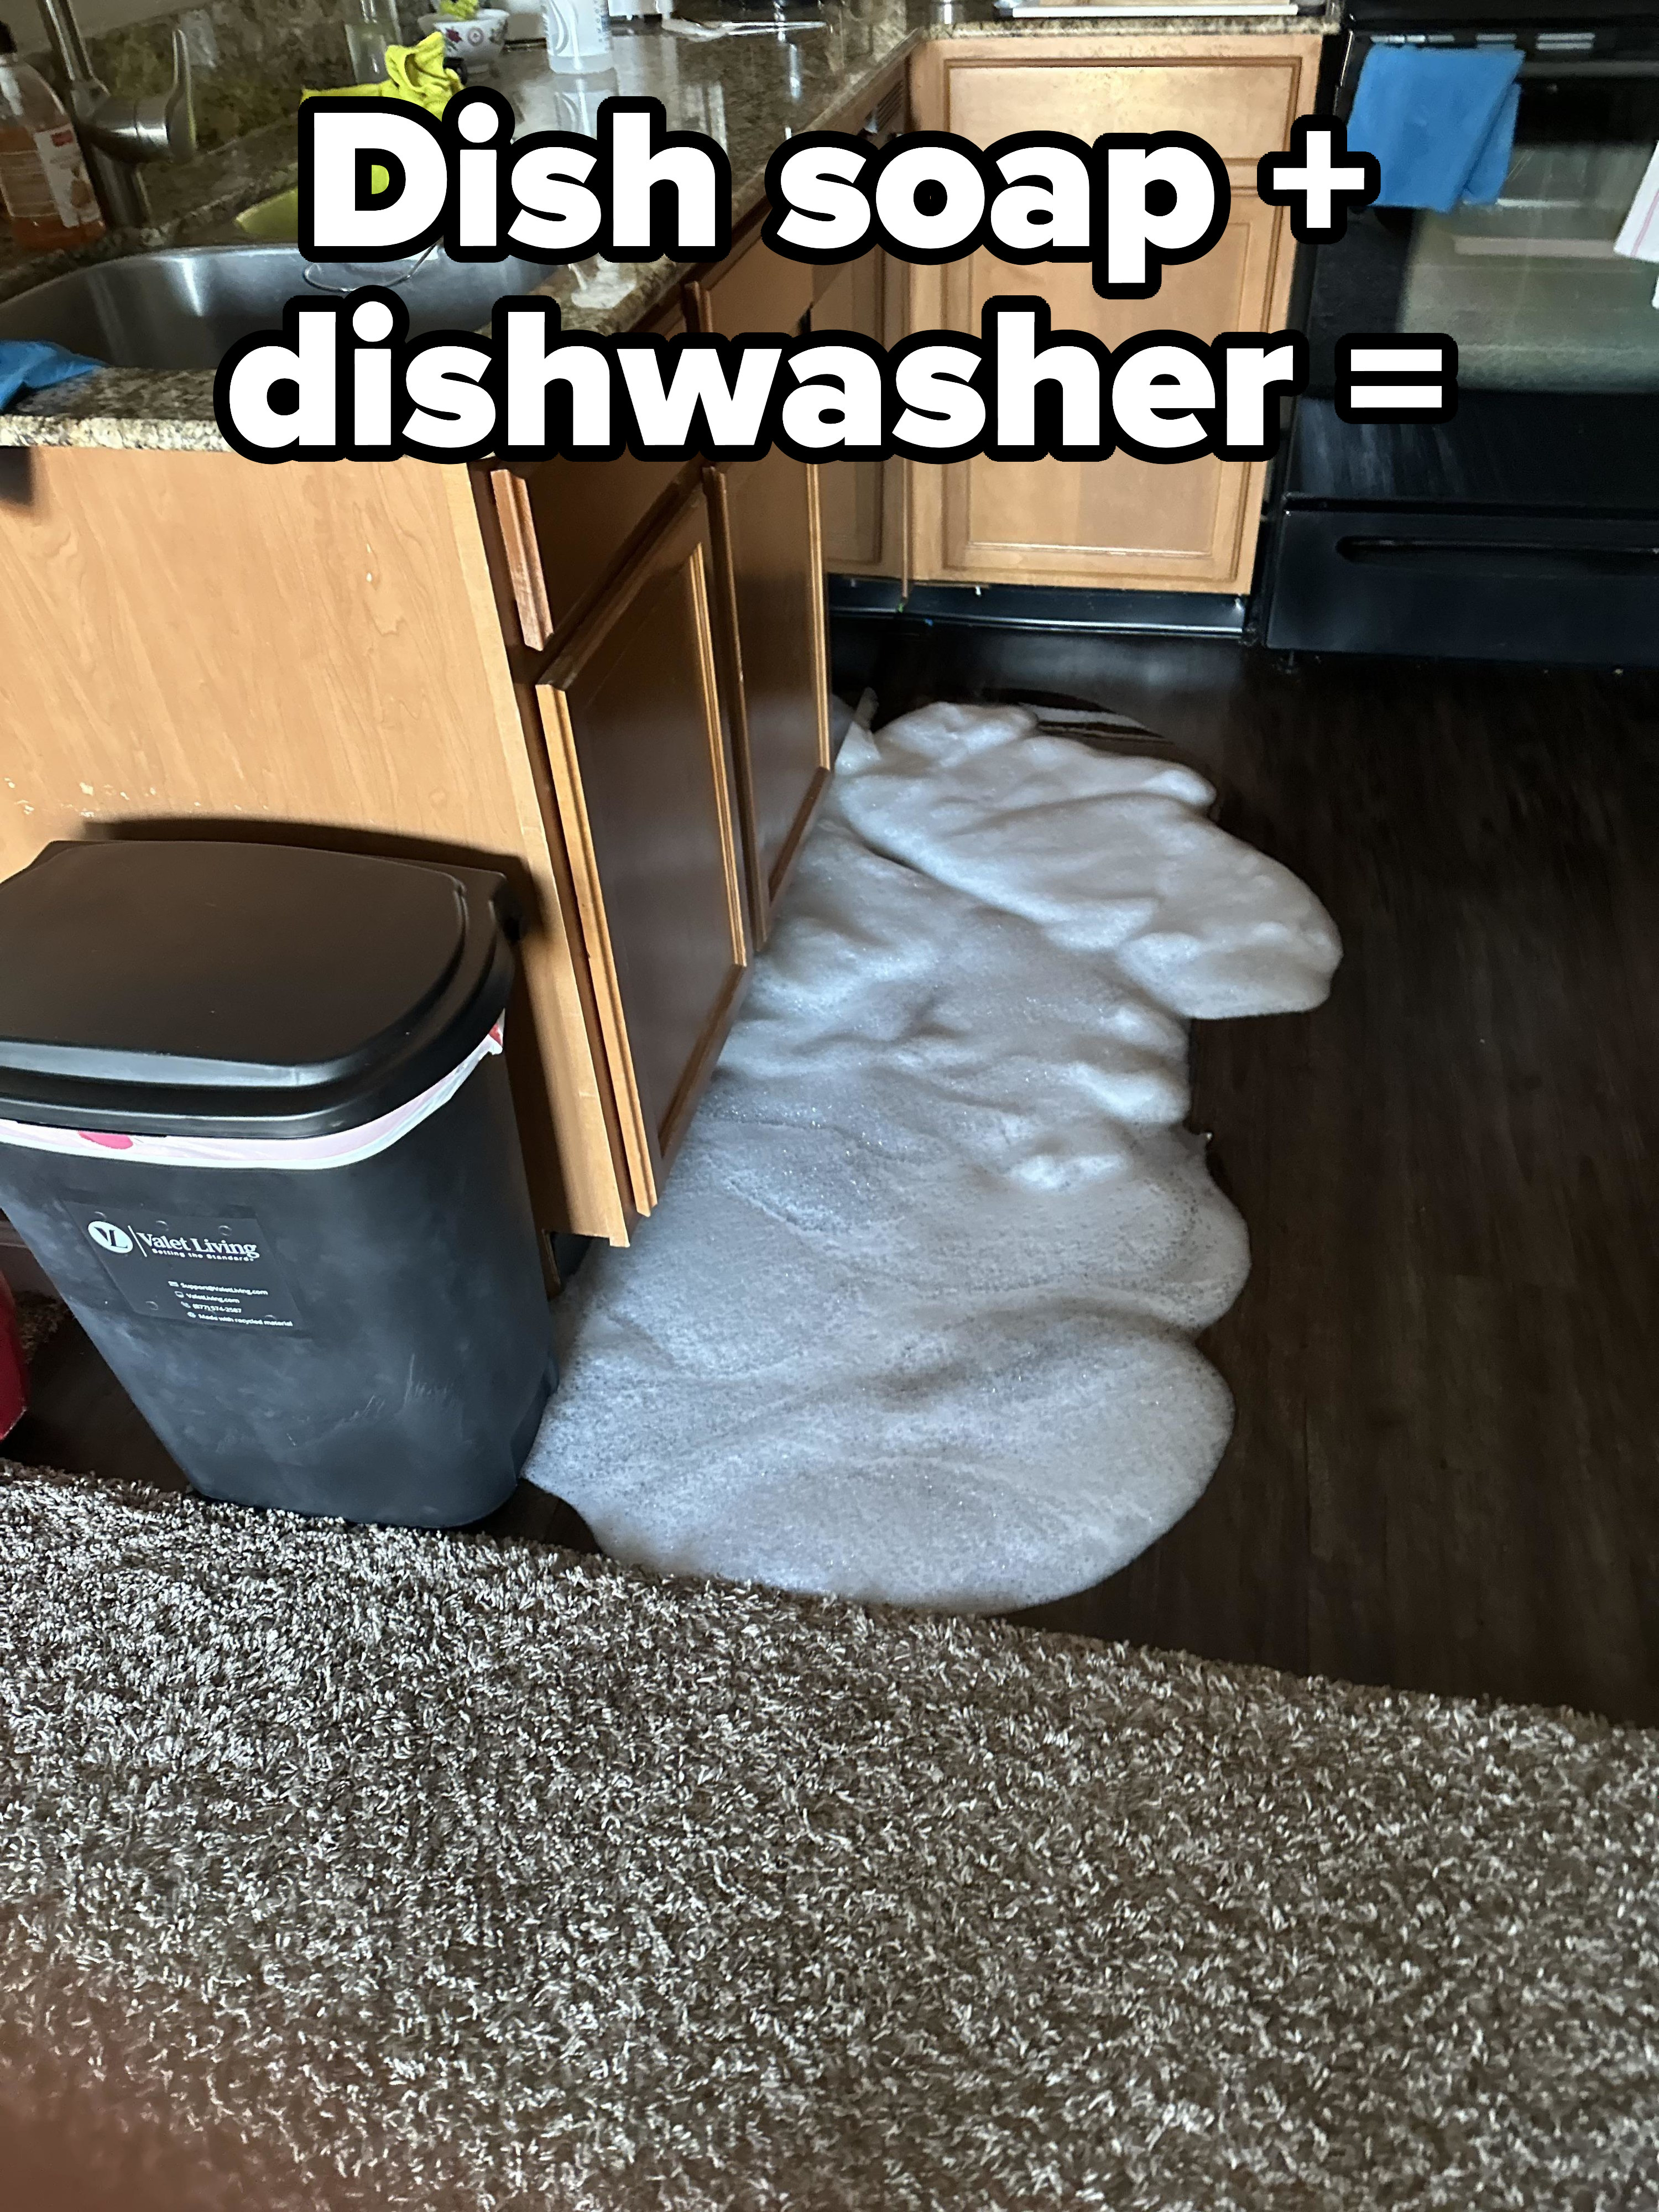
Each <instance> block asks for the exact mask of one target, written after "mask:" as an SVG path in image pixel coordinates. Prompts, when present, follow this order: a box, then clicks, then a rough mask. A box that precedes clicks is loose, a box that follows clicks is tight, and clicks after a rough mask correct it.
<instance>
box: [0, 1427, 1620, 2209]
mask: <svg viewBox="0 0 1659 2212" xmlns="http://www.w3.org/2000/svg"><path fill="white" fill-rule="evenodd" d="M0 1581H3V1593H0V1639H3V1648H0V1759H3V1792H0V1795H3V1803H0V1878H3V1891H4V1911H3V1922H0V2137H3V2138H4V2140H3V2142H0V2160H3V2163H4V2167H5V2171H6V2172H7V2174H8V2177H9V2178H8V2180H7V2183H6V2185H5V2202H6V2203H7V2205H8V2207H9V2212H25V2208H27V2212H33V2208H34V2207H36V2206H40V2207H41V2208H43V2209H44V2208H46V2207H51V2208H52V2212H62V2208H67V2207H71V2206H72V2207H76V2208H81V2207H87V2208H90V2207H92V2206H94V2205H96V2206H98V2207H100V2208H101V2207H105V2206H108V2207H110V2208H115V2207H119V2208H120V2209H121V2212H141V2208H142V2212H150V2208H152V2207H154V2208H157V2212H160V2208H165V2212H198V2208H207V2207H218V2206H226V2207H228V2206H231V2205H235V2206H237V2207H239V2208H249V2209H250V2212H289V2208H294V2212H301V2208H303V2212H333V2208H335V2207H342V2206H348V2205H349V2206H362V2207H371V2206H372V2207H374V2208H377V2212H378V2208H391V2207H404V2206H407V2207H411V2208H413V2207H419V2208H422V2212H447V2208H451V2207H454V2208H465V2212H498V2208H505V2207H509V2206H510V2207H513V2208H526V2212H528V2208H544V2207H545V2208H555V2207H557V2208H564V2207H572V2208H576V2207H580V2208H584V2212H586V2208H593V2212H599V2208H605V2212H611V2208H617V2212H622V2208H629V2212H631V2208H635V2207H641V2208H647V2207H648V2208H651V2212H673V2208H696V2212H748V2208H755V2212H761V2208H767V2212H820V2208H822V2209H823V2212H830V2208H836V2212H840V2208H854V2207H856V2208H858V2212H947V2209H948V2208H956V2207H961V2208H963V2212H1036V2208H1043V2207H1051V2206H1052V2207H1057V2208H1058V2207H1063V2208H1067V2212H1070V2209H1071V2208H1092V2207H1100V2208H1107V2207H1109V2208H1112V2212H1139V2208H1146V2212H1152V2208H1157V2209H1158V2212H1164V2208H1174V2207H1183V2208H1185V2207H1193V2208H1202V2212H1226V2208H1229V2207H1236V2206H1237V2207H1247V2206H1248V2207H1252V2208H1255V2207H1269V2206H1271V2207H1285V2208H1287V2209H1288V2208H1296V2212H1313V2209H1314V2208H1318V2212H1323V2209H1324V2208H1328V2207H1344V2208H1346V2207H1352V2208H1355V2212H1359V2209H1360V2208H1364V2212H1378V2208H1385V2207H1395V2206H1399V2207H1406V2206H1410V2207H1413V2208H1419V2207H1431V2206H1433V2207H1447V2208H1456V2212H1477V2208H1486V2207H1499V2206H1501V2207H1514V2208H1516V2212H1545V2208H1553V2207H1561V2208H1563V2212H1566V2209H1567V2208H1571V2212H1579V2208H1589V2207H1600V2206H1613V2205H1619V2206H1648V2205H1651V2204H1653V2203H1656V2201H1659V1735H1655V1734H1651V1733H1632V1732H1628V1731H1620V1730H1618V1729H1612V1728H1609V1727H1607V1726H1605V1725H1602V1724H1601V1723H1596V1722H1594V1721H1589V1720H1585V1719H1582V1718H1577V1717H1573V1716H1571V1715H1568V1714H1562V1713H1546V1712H1538V1711H1524V1710H1519V1709H1515V1708H1504V1707H1495V1706H1493V1707H1477V1706H1474V1705H1467V1704H1458V1703H1452V1702H1449V1701H1442V1700H1438V1699H1432V1698H1426V1697H1419V1696H1405V1695H1393V1694H1386V1693H1383V1692H1376V1691H1370V1690H1362V1689H1354V1688H1348V1687H1344V1686H1340V1685H1335V1684H1331V1683H1327V1682H1305V1681H1302V1680H1296V1679H1293V1678H1290V1677H1286V1676H1282V1675H1275V1674H1267V1673H1264V1672H1259V1671H1255V1670H1251V1669H1245V1668H1227V1667H1219V1666H1212V1665H1206V1664H1204V1663H1201V1662H1198V1661H1196V1660H1193V1659H1189V1658H1183V1657H1179V1656H1169V1655H1164V1654H1156V1653H1149V1652H1144V1651H1136V1650H1129V1649H1126V1648H1121V1647H1103V1646H1097V1645H1092V1644H1088V1643H1085V1642H1084V1641H1081V1640H1078V1639H1073V1638H1060V1637H1054V1636H1045V1635H1038V1634H1034V1633H1031V1632H1024V1631H1020V1630H1017V1629H1013V1628H1010V1627H1006V1626H1000V1625H997V1624H994V1623H987V1622H983V1621H975V1622H969V1621H962V1620H949V1619H942V1618H939V1617H937V1616H933V1615H922V1616H914V1615H908V1614H903V1613H872V1612H867V1611H864V1610H861V1609H860V1608H858V1607H853V1606H848V1605H842V1604H839V1603H836V1602H832V1601H817V1600H805V1599H798V1598H791V1597H787V1596H782V1595H778V1594H776V1593H775V1592H769V1591H766V1590H763V1589H752V1588H748V1587H744V1586H733V1585H721V1584H705V1583H687V1582H670V1581H665V1580H659V1579H656V1578H653V1577H650V1576H648V1575H646V1574H643V1573H639V1572H635V1571H624V1570H622V1569H619V1568H617V1567H614V1566H611V1565H606V1564H605V1563H604V1562H602V1561H596V1560H592V1559H584V1558H579V1557H575V1556H573V1555H570V1554H568V1553H559V1552H554V1551H549V1550H545V1549H540V1548H537V1547H527V1546H526V1547H513V1546H510V1545H507V1544H502V1543H497V1542H495V1541H488V1540H483V1539H477V1538H474V1539H457V1538H453V1537H443V1536H435V1535H424V1534H407V1533H402V1532H391V1531H382V1530H366V1529H346V1528H341V1527H338V1526H337V1525H331V1524H319V1523H306V1522H296V1521H291V1520H287V1519H283V1518H280V1517H276V1516H258V1515H255V1514H251V1513H244V1512H240V1511H238V1510H234V1509H231V1508H214V1507H208V1506H205V1505H203V1504H198V1503H197V1502H195V1501H193V1500H191V1499H183V1498H159V1497H155V1496H149V1495H146V1494H143V1493H131V1492H130V1493H118V1492H111V1491H109V1490H106V1489H100V1488H96V1487H94V1486H91V1485H89V1484H88V1483H85V1482H81V1481H70V1480H61V1479H56V1478H51V1477H40V1476H33V1475H24V1474H21V1473H18V1472H16V1471H15V1470H13V1471H11V1472H10V1473H9V1474H7V1475H4V1476H0Z"/></svg>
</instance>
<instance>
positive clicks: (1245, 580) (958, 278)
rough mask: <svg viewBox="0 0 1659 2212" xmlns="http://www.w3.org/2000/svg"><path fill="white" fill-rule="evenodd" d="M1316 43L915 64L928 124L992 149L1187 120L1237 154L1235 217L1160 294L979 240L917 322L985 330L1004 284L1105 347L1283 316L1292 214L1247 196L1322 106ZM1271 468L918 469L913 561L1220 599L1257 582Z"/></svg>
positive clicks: (985, 53) (961, 570)
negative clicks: (999, 251)
mask: <svg viewBox="0 0 1659 2212" xmlns="http://www.w3.org/2000/svg"><path fill="white" fill-rule="evenodd" d="M1319 52H1320V41H1319V40H1317V39H1314V38H1306V37H1301V38H1297V37H1284V38H1280V37H1276V36H1261V37H1249V38H1235V39H1219V38H1215V39H1212V38H1206V39H1203V40H1184V41H1181V40H1176V41H1172V40H1169V39H1168V38H1167V37H1166V38H1164V39H1163V40H1153V39H1146V40H1142V39H1133V38H1117V37H1114V38H1112V39H1109V40H1083V39H1076V38H1064V37H1054V38H1048V39H1032V40H1021V41H1019V42H1018V44H1017V45H1014V44H1012V43H1011V42H1009V41H1007V40H988V39H987V40H972V39H965V40H952V41H950V42H948V43H945V44H941V45H938V46H927V47H924V48H923V49H922V50H921V53H920V54H919V55H918V56H917V58H916V63H915V77H914V81H913V86H912V100H913V104H914V108H915V119H916V123H917V125H918V127H921V128H926V129H931V130H939V131H955V132H957V133H958V134H960V135H961V136H963V137H967V138H969V139H971V140H973V141H974V142H975V143H976V144H980V145H990V144H992V143H994V141H995V140H997V139H998V138H1000V137H1006V136H1007V135H1008V134H1009V133H1011V132H1013V131H1023V130H1031V129H1034V128H1036V127H1038V126H1039V125H1040V126H1041V127H1042V128H1043V129H1045V130H1055V131H1069V132H1071V133H1073V135H1074V136H1076V137H1079V138H1083V139H1094V138H1096V137H1100V136H1101V135H1102V134H1103V133H1105V132H1109V131H1164V130H1184V131H1193V132H1194V133H1195V134H1196V135H1198V136H1199V137H1202V138H1204V139H1206V140H1207V141H1208V143H1210V144H1211V145H1212V146H1214V147H1215V149H1216V150H1217V151H1218V153H1219V154H1220V155H1222V156H1223V158H1224V159H1225V161H1226V163H1227V166H1228V173H1229V177H1230V179H1231V183H1232V187H1233V206H1232V216H1231V222H1229V224H1228V227H1227V229H1226V231H1225V234H1224V235H1223V237H1222V238H1221V239H1220V240H1218V243H1217V244H1216V245H1215V246H1213V247H1212V249H1211V250H1210V252H1208V253H1206V254H1205V255H1204V256H1203V257H1202V258H1200V259H1199V260H1197V261H1193V262H1186V263H1182V264H1177V265H1176V266H1174V267H1171V268H1169V269H1166V270H1164V277H1163V282H1162V283H1161V285H1160V287H1159V289H1158V291H1157V293H1156V294H1155V295H1153V296H1152V298H1151V299H1150V300H1103V299H1101V298H1100V297H1098V296H1097V294H1096V293H1095V291H1094V289H1093V286H1092V283H1091V277H1090V272H1089V270H1088V268H1087V266H1086V265H1085V264H1076V263H1060V262H1050V263H1042V264H1035V265H1032V266H1029V267H1019V266H1017V265H1014V264H1010V263H1006V262H1003V261H999V260H997V259H996V258H994V256H992V255H990V254H988V253H984V252H980V253H975V254H973V255H971V256H969V257H968V258H965V259H963V260H962V261H958V262H954V263H951V264H945V265H944V266H941V267H938V268H918V269H916V270H914V271H913V273H912V282H911V321H912V325H913V327H915V328H918V329H921V328H929V327H939V328H941V329H946V330H959V331H968V332H969V333H970V334H975V335H976V334H977V332H978V331H979V326H980V325H979V316H980V310H981V307H982V306H983V304H984V302H985V301H987V299H990V298H993V297H994V296H997V295H1006V296H1012V297H1021V296H1033V297H1036V298H1039V299H1042V300H1044V301H1047V302H1048V307H1049V308H1050V310H1051V313H1052V317H1053V322H1054V328H1055V329H1056V330H1060V329H1073V330H1083V331H1090V332H1091V333H1092V334H1093V335H1094V336H1095V337H1098V338H1099V339H1101V341H1102V342H1103V343H1104V344H1106V345H1108V346H1117V345H1121V343H1123V341H1124V340H1125V339H1126V338H1129V337H1134V336H1136V335H1137V334H1138V333H1139V332H1140V331H1148V330H1179V331H1188V332H1190V333H1191V334H1192V335H1193V336H1194V337H1202V338H1210V337H1214V336H1215V335H1216V333H1217V332H1218V331H1224V330H1239V331H1254V330H1273V329H1277V328H1279V327H1281V326H1282V325H1283V323H1284V320H1285V313H1286V308H1287V305H1288V300H1289V293H1290V281H1291V261H1292V258H1293V254H1294V250H1295V241H1294V239H1293V238H1292V236H1291V230H1290V226H1289V222H1288V219H1287V216H1286V215H1285V210H1282V209H1278V208H1271V207H1268V206H1267V205H1266V204H1264V203H1263V202H1262V201H1261V200H1260V199H1258V198H1257V197H1256V195H1255V164H1256V162H1257V161H1258V160H1259V158H1260V157H1261V155H1263V154H1265V153H1268V152H1271V151H1273V149H1276V148H1278V147H1280V146H1283V145H1285V144H1287V143H1289V137H1290V127H1291V121H1292V119H1293V118H1295V116H1297V114H1298V113H1300V112H1303V111H1304V109H1305V108H1308V107H1310V106H1312V104H1313V94H1314V87H1315V79H1316V72H1317V65H1318V58H1319ZM1265 477H1266V464H1265V463H1257V462H1240V461H1221V460H1217V459H1211V458H1206V459H1201V460H1195V461H1186V462H1182V463H1181V464H1179V465H1173V466H1172V465H1160V464H1158V463H1155V462H1146V461H1139V460H1135V459H1131V458H1129V457H1128V456H1127V455H1124V454H1121V453H1118V454H1113V455H1112V456H1111V457H1110V458H1109V459H1107V460H1104V461H1088V462H1084V461H1056V460H1043V461H1032V462H990V461H987V460H983V459H978V460H972V461H963V462H959V463H954V464H951V465H949V466H947V467H942V468H941V467H924V466H921V465H917V466H916V467H915V468H913V469H912V470H911V471H910V475H909V485H910V533H911V534H910V557H911V568H912V573H913V574H914V575H915V577H916V578H917V579H919V580H927V581H937V582H949V583H972V584H993V583H1007V584H1048V585H1055V584H1062V585H1086V586H1096V587H1100V586H1115V587H1120V588H1130V589H1146V588H1151V589H1156V590H1159V591H1198V592H1226V593H1238V592H1246V591H1248V590H1249V585H1250V576H1251V571H1252V568H1253V567H1254V563H1255V541H1256V534H1257V529H1258V526H1259V522H1260V517H1261V495H1262V488H1263V483H1264V481H1265Z"/></svg>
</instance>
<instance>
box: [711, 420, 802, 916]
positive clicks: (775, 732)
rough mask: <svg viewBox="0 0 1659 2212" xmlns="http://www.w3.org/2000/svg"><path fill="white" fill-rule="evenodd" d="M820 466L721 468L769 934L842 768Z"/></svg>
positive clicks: (759, 901)
mask: <svg viewBox="0 0 1659 2212" xmlns="http://www.w3.org/2000/svg"><path fill="white" fill-rule="evenodd" d="M818 475H819V471H817V470H816V469H813V468H809V467H806V466H805V465H803V464H802V463H801V462H799V461H793V460H791V459H789V457H788V455H787V453H767V454H765V455H763V457H762V458H761V459H759V460H756V461H740V462H736V463H732V464H729V465H726V467H723V468H720V469H716V470H711V471H709V477H710V486H709V489H710V496H711V502H712V504H713V507H714V516H715V523H716V528H715V542H716V544H717V546H718V547H719V549H720V560H719V567H718V571H717V574H718V579H719V589H720V593H721V599H720V608H721V619H722V622H723V624H724V628H725V633H726V637H727V639H728V640H729V644H728V647H727V650H728V652H729V653H730V655H731V656H732V666H731V672H730V674H729V676H728V680H727V692H728V696H729V697H730V698H731V699H732V702H733V705H734V712H735V713H736V714H738V715H739V716H740V717H741V735H740V737H739V739H738V799H739V805H740V809H741V815H742V820H743V825H744V852H745V856H746V862H747V872H748V878H749V902H750V919H751V922H752V926H753V928H754V933H755V936H756V939H757V942H760V943H764V941H765V939H766V937H767V935H768V933H769V931H770V928H771V921H772V914H773V910H774V908H775V906H776V904H777V902H778V898H779V896H780V895H781V891H782V889H783V885H784V883H785V881H786V879H787V876H788V873H789V869H790V866H791V864H792V863H793V860H794V858H795V855H796V854H797V853H798V852H799V849H800V844H801V840H802V839H803V838H804V837H805V835H806V832H807V829H809V827H810V826H811V819H812V816H813V813H814V811H815V810H816V809H817V803H818V800H819V799H820V798H821V797H822V796H823V787H824V786H825V784H826V783H827V782H828V781H829V772H830V769H831V767H832V765H833V756H832V754H831V752H830V749H829V668H828V645H827V641H826V640H825V636H824V617H823V562H822V558H821V554H820V550H819V528H818V497H817V483H818Z"/></svg>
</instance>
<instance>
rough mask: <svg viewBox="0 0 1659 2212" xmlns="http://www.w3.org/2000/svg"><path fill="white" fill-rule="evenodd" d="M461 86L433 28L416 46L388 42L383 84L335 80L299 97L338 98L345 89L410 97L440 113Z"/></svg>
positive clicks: (389, 97) (388, 97)
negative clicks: (322, 88) (346, 82)
mask: <svg viewBox="0 0 1659 2212" xmlns="http://www.w3.org/2000/svg"><path fill="white" fill-rule="evenodd" d="M460 88H461V80H460V79H459V77H458V76H456V74H455V72H454V70H453V69H450V68H448V67H447V65H446V64H445V62H444V34H443V33H442V32H441V31H433V32H431V33H428V36H427V37H426V38H424V39H422V40H421V43H420V45H419V46H388V47H387V48H386V82H385V83H384V84H336V85H331V86H330V87H329V88H328V89H327V91H325V92H306V93H301V95H300V96H301V99H302V100H340V99H343V98H344V96H345V94H347V93H360V94H362V95H363V97H364V98H365V99H371V100H372V99H374V98H375V97H377V96H378V97H379V98H380V99H381V100H413V101H414V103H415V105H416V107H423V108H425V110H426V112H427V113H428V115H441V114H442V113H443V112H444V110H445V108H446V107H447V106H448V105H449V103H450V100H451V99H452V98H453V96H454V94H456V93H458V92H459V90H460Z"/></svg>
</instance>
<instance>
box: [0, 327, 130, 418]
mask: <svg viewBox="0 0 1659 2212" xmlns="http://www.w3.org/2000/svg"><path fill="white" fill-rule="evenodd" d="M103 366H104V364H103V362H101V361H87V360H85V359H84V358H83V357H82V356H81V355H80V354H78V353H66V352H65V351H64V348H63V347H62V346H57V345H48V344H47V343H46V341H45V339H44V338H0V408H3V407H9V406H10V404H11V403H12V401H13V400H14V399H15V398H16V397H17V395H18V393H19V392H44V391H45V390H46V386H48V385H49V384H67V383H68V382H69V380H70V377H72V376H90V375H91V374H92V373H93V372H94V369H100V368H102V367H103Z"/></svg>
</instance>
